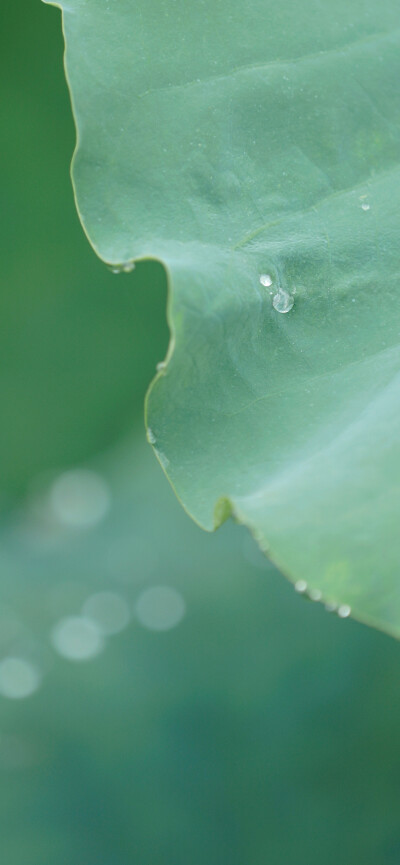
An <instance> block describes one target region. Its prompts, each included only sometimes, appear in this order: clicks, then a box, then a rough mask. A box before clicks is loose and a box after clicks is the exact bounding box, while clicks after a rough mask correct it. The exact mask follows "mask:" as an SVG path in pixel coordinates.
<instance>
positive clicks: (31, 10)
mask: <svg viewBox="0 0 400 865" xmlns="http://www.w3.org/2000/svg"><path fill="white" fill-rule="evenodd" d="M22 9H23V12H24V18H23V21H24V26H23V27H22V26H21V20H22V19H21V11H22ZM1 14H2V16H3V15H5V22H6V26H5V25H3V26H2V33H3V34H4V35H3V45H2V52H1V55H0V56H1V62H2V64H4V74H3V75H2V76H1V81H2V87H3V94H2V100H1V102H0V104H1V106H2V111H4V116H6V112H7V118H8V119H7V124H5V123H3V124H2V126H3V130H4V133H5V138H6V141H7V152H6V155H5V157H4V161H3V163H2V184H1V189H2V191H3V194H4V208H3V218H2V232H1V235H0V239H1V242H2V243H3V281H2V291H1V309H2V316H1V330H2V339H1V352H2V359H1V383H2V388H3V391H2V407H3V416H2V426H1V432H0V435H1V459H2V488H3V490H4V503H3V504H4V507H3V517H2V521H1V526H0V691H1V692H3V693H4V691H5V690H7V687H5V685H7V682H8V690H10V688H11V690H12V689H13V688H14V690H15V687H16V684H17V685H19V687H21V676H20V677H19V680H18V681H16V679H15V677H14V679H13V677H12V676H11V677H10V670H9V668H8V679H7V677H5V675H4V669H5V667H4V661H7V658H10V657H13V656H17V657H18V658H19V659H21V660H23V661H24V662H25V664H27V665H28V669H33V670H36V671H37V673H38V675H39V677H40V681H38V682H37V683H36V684H38V685H39V686H38V687H37V689H36V690H35V689H33V693H32V695H31V696H30V697H28V696H27V697H26V699H10V698H7V697H4V696H1V695H0V858H1V862H2V863H3V862H4V863H7V865H27V863H29V865H44V863H45V865H47V863H51V865H71V863H72V862H74V863H75V862H76V863H79V865H80V863H84V865H126V863H127V862H129V863H130V862H135V863H136V862H137V863H140V865H188V863H190V865H225V863H229V865H243V863H251V865H265V863H266V862H268V863H270V865H282V863H285V865H320V863H321V862H323V863H324V865H337V863H338V862H341V861H343V860H345V861H346V862H347V861H349V862H352V861H359V862H362V863H363V865H377V863H379V865H398V861H399V858H400V830H399V821H398V812H399V807H400V792H399V789H400V787H399V784H400V743H399V738H398V728H399V725H400V704H399V701H398V699H397V696H396V695H397V690H398V678H399V672H400V660H399V649H398V644H397V643H396V642H395V641H392V640H389V639H388V638H387V637H384V636H383V635H381V634H378V633H374V632H373V631H371V630H368V629H367V628H363V627H362V626H359V625H357V624H355V623H354V622H351V621H349V620H347V621H340V620H339V619H338V618H337V617H335V616H330V615H328V614H327V613H325V611H324V610H323V608H322V607H320V606H319V605H317V604H312V603H308V602H306V601H304V600H303V599H301V598H300V597H298V596H297V595H296V594H295V592H294V591H293V589H292V588H291V586H290V585H289V584H288V583H286V581H285V580H283V579H282V578H281V576H280V575H279V574H277V573H276V571H275V570H274V569H273V568H272V567H271V566H270V565H268V563H267V562H266V560H265V559H264V557H263V556H262V555H261V554H260V553H259V552H258V550H257V548H256V546H255V544H254V543H253V542H252V541H251V539H250V537H249V536H248V534H247V533H246V532H245V531H244V530H243V529H240V528H239V527H237V526H233V525H232V524H230V525H226V526H223V527H222V529H221V530H220V532H218V533H217V534H216V535H215V536H210V535H207V534H205V533H204V532H201V531H200V530H199V529H198V528H196V526H195V525H193V524H192V523H191V521H190V520H189V519H188V518H187V517H186V516H185V514H184V513H183V511H182V509H181V508H180V506H179V505H178V503H177V502H176V500H175V498H174V496H173V494H172V492H171V491H170V489H169V487H168V484H167V482H166V480H165V479H164V478H163V476H162V473H161V472H160V470H159V467H158V466H157V465H156V464H155V461H154V457H153V456H152V454H151V452H150V449H149V448H148V447H147V446H146V444H145V443H144V441H143V439H144V432H143V426H142V422H141V416H142V400H143V394H144V391H145V386H146V384H147V382H148V380H149V378H150V377H151V375H152V372H153V370H154V365H155V362H156V361H157V360H159V359H161V358H162V356H163V353H164V350H165V346H166V328H165V322H164V302H165V291H164V286H163V284H162V279H161V277H160V274H156V273H155V272H153V273H151V271H150V269H149V268H148V267H146V269H144V271H143V273H142V274H137V275H135V276H134V275H131V276H130V277H124V276H120V277H114V276H112V275H111V274H108V272H107V271H106V270H105V269H104V268H103V267H102V266H101V265H100V264H98V263H97V261H96V259H95V258H94V256H93V255H92V253H91V251H90V249H89V246H88V244H87V243H86V242H85V239H84V238H83V237H82V236H81V229H80V227H79V225H78V224H77V220H76V217H75V213H74V205H73V201H72V197H71V192H70V186H69V178H68V176H67V171H66V165H67V162H68V158H69V153H70V150H71V148H72V144H73V130H72V129H71V123H70V108H69V105H68V101H67V97H66V92H65V85H64V81H63V78H62V74H61V70H60V68H59V52H60V48H61V44H60V38H59V15H58V13H57V12H55V11H53V10H48V9H45V8H44V7H42V6H41V4H40V3H37V4H35V3H32V2H31V0H25V2H23V3H19V4H11V3H6V4H5V6H4V7H3V6H2V8H1ZM2 71H3V70H2ZM6 73H7V74H6ZM49 177H50V180H49ZM136 276H137V278H136ZM114 379H115V380H114ZM132 425H133V426H136V432H135V434H134V435H133V436H132V437H131V436H130V435H127V430H128V429H129V428H130V427H131V426H132ZM106 447H107V452H106V453H105V454H104V453H103V455H101V454H100V451H104V449H105V448H106ZM71 468H72V469H75V468H78V469H79V468H81V469H82V468H84V469H85V470H87V469H88V468H89V469H90V470H94V471H95V472H96V473H97V474H96V475H94V476H92V482H93V481H94V480H95V479H96V477H97V480H98V483H99V484H100V486H99V491H98V495H97V499H95V500H94V501H93V497H92V498H91V497H90V495H89V498H88V497H87V493H86V511H85V507H84V506H83V505H84V504H85V496H83V505H82V501H81V504H80V509H79V506H78V508H77V510H75V512H74V510H73V507H72V506H73V504H74V499H73V497H72V498H71V496H70V498H68V496H66V493H65V490H66V486H65V479H66V478H70V479H71V475H68V474H65V471H66V470H69V469H71ZM60 473H61V475H60ZM75 477H78V478H79V477H80V478H81V482H82V479H85V478H86V481H87V479H88V478H90V477H91V476H90V475H77V476H75ZM63 479H64V486H62V481H63ZM102 485H103V486H102ZM103 488H104V489H103ZM92 489H93V487H92ZM102 489H103V494H102V495H100V493H101V491H102ZM7 503H8V507H7ZM71 503H72V505H71ZM78 505H79V502H78ZM71 507H72V511H71ZM79 515H80V524H79V519H78V517H79ZM74 516H75V525H73V522H74V520H73V519H72V517H74ZM91 520H92V525H91V524H90V522H91ZM85 521H86V528H85V525H84V524H85ZM158 586H163V587H168V588H169V589H170V590H173V593H174V592H175V600H176V605H177V606H176V608H175V621H173V616H172V614H171V605H170V611H169V616H170V619H169V624H170V629H169V630H167V629H165V630H164V631H162V630H160V631H157V630H154V621H155V619H154V616H155V612H154V594H153V595H152V598H153V608H152V605H151V604H150V605H149V595H145V594H144V593H145V592H146V591H147V590H148V589H157V587H158ZM104 591H107V592H112V593H113V594H114V595H117V596H118V597H119V598H120V599H121V600H123V602H124V604H125V605H126V608H127V609H128V611H129V616H130V619H131V620H130V622H129V623H126V624H127V626H126V627H125V629H124V630H123V631H121V633H119V634H116V635H115V636H110V637H109V638H107V640H106V641H105V644H104V646H103V647H101V645H100V644H99V645H98V646H97V649H96V651H94V650H93V654H94V657H93V659H92V660H90V661H87V662H81V663H77V662H75V663H73V662H71V661H68V660H67V659H66V658H65V656H60V654H59V652H57V651H56V649H55V644H56V645H57V640H55V636H54V635H55V633H58V634H59V631H56V632H55V631H54V628H55V626H57V624H59V623H60V620H62V619H63V618H65V617H69V616H75V615H77V614H80V613H81V610H82V606H83V607H84V609H85V610H86V609H87V607H88V605H87V599H88V598H92V597H93V594H96V593H99V592H104ZM173 593H172V597H174V595H173ZM164 597H165V596H164ZM145 598H147V607H146V605H145V603H144V599H145ZM179 599H180V601H181V603H182V599H183V601H184V604H185V609H184V610H182V607H180V608H179V603H178V600H179ZM172 606H173V605H172ZM146 610H147V612H146ZM149 610H150V612H149ZM177 611H178V613H179V615H181V614H182V612H184V615H183V617H182V618H181V619H180V620H179V621H178V615H177ZM173 612H174V610H172V613H173ZM150 614H152V615H153V629H152V628H151V627H150V628H149V627H148V625H149V621H150V624H151V615H150ZM164 615H165V610H164ZM146 616H147V619H146ZM149 616H150V619H149ZM171 616H172V618H171ZM146 621H147V627H145V626H144V622H146ZM158 621H160V619H158ZM171 622H172V624H174V627H172V624H171ZM164 623H165V620H164ZM58 647H59V648H60V639H59V636H58ZM101 648H102V651H101ZM64 649H65V646H64ZM17 679H18V677H17ZM22 679H23V677H22ZM23 684H24V682H23V681H22V685H23ZM25 684H26V680H25ZM28 684H29V683H28ZM33 684H34V683H33ZM32 687H33V685H32Z"/></svg>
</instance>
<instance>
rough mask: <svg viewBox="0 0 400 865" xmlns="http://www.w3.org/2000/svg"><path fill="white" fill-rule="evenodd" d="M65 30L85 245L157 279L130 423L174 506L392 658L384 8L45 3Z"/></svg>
mask: <svg viewBox="0 0 400 865" xmlns="http://www.w3.org/2000/svg"><path fill="white" fill-rule="evenodd" d="M63 24H64V33H65V38H66V69H67V77H68V81H69V86H70V89H71V94H72V101H73V109H74V114H75V118H76V125H77V133H78V145H77V150H76V154H75V158H74V163H73V178H74V184H75V190H76V196H77V204H78V209H79V213H80V216H81V219H82V223H83V225H84V228H85V231H86V232H87V234H88V237H89V239H90V241H91V243H92V245H93V246H94V248H95V250H96V251H97V252H98V254H99V255H100V257H101V258H102V259H104V260H105V261H106V262H108V263H109V264H112V265H114V266H125V268H128V269H129V268H130V266H131V264H130V263H131V262H133V261H136V260H138V259H156V260H159V261H160V262H162V264H163V266H164V268H165V271H166V274H167V279H168V284H169V302H168V320H169V325H170V330H171V342H170V347H169V351H168V355H167V358H166V363H165V365H163V366H162V367H161V368H160V370H159V373H158V375H157V377H156V379H155V381H154V383H153V385H152V387H151V389H150V393H149V395H148V402H147V423H148V437H149V440H150V441H151V443H152V445H153V447H154V449H155V450H156V453H157V455H158V458H159V460H160V462H161V464H162V465H163V467H164V469H165V471H166V473H167V474H168V477H169V478H170V480H171V483H172V484H173V486H174V488H175V490H176V492H177V495H178V496H179V498H180V500H181V501H182V503H183V504H184V506H185V508H186V509H187V510H188V511H189V513H190V514H191V515H192V516H193V517H194V519H195V520H196V521H197V522H198V523H200V524H201V525H202V526H203V527H204V528H206V529H212V528H214V527H215V526H217V525H218V524H219V523H220V522H221V521H222V520H223V519H225V518H226V517H227V516H228V515H229V514H233V515H234V516H235V518H236V519H238V520H239V521H241V522H243V523H245V524H246V525H247V526H249V528H250V529H251V531H252V533H253V534H254V536H255V537H256V539H257V540H258V541H259V543H260V545H261V547H262V548H263V549H264V550H265V551H266V552H267V553H268V555H269V556H270V557H271V559H272V560H273V561H274V562H276V563H277V564H278V565H279V567H280V568H281V570H282V571H283V572H284V573H285V574H286V575H288V576H289V577H290V578H291V579H293V580H294V581H297V582H298V588H300V589H301V590H305V591H308V592H310V593H311V595H312V596H313V597H316V598H321V599H323V600H324V601H325V602H327V603H328V604H329V605H331V606H335V605H336V607H338V608H339V614H340V615H343V616H346V615H348V614H349V612H350V608H351V611H352V612H353V614H354V616H355V617H357V618H359V619H360V620H362V621H365V622H367V623H370V624H374V625H376V626H378V627H380V628H382V629H384V630H386V631H388V632H390V633H393V634H396V635H398V634H399V633H400V579H399V576H398V569H399V561H400V532H399V529H398V523H399V517H400V293H399V270H400V240H399V236H400V207H399V198H400V196H399V192H400V167H399V154H400V87H399V81H400V30H399V24H400V20H399V10H398V6H397V3H395V2H394V0H382V2H381V3H379V4H376V3H375V2H372V0H353V2H352V3H348V2H344V0H339V2H336V3H332V0H319V2H316V0H299V2H297V3H293V2H290V0H280V2H277V0H241V2H238V0H229V2H227V0H219V2H218V3H215V2H211V0H201V2H198V3H188V2H187V0H186V2H183V0H150V2H146V3H145V2H143V0H138V2H136V3H133V2H129V0H65V3H63ZM132 284H133V285H134V275H133V277H132ZM299 581H300V582H299Z"/></svg>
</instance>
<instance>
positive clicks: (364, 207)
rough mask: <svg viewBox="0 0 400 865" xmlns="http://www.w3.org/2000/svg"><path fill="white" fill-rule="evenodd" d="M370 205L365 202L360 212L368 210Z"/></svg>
mask: <svg viewBox="0 0 400 865" xmlns="http://www.w3.org/2000/svg"><path fill="white" fill-rule="evenodd" d="M370 208H371V205H370V204H367V203H366V201H364V203H363V204H362V205H361V210H370Z"/></svg>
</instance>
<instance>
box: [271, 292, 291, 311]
mask: <svg viewBox="0 0 400 865" xmlns="http://www.w3.org/2000/svg"><path fill="white" fill-rule="evenodd" d="M293 304H294V297H293V295H291V294H289V292H288V291H286V290H285V289H284V288H278V291H277V292H276V294H274V296H273V298H272V306H273V307H274V309H276V311H277V312H290V310H291V309H292V308H293Z"/></svg>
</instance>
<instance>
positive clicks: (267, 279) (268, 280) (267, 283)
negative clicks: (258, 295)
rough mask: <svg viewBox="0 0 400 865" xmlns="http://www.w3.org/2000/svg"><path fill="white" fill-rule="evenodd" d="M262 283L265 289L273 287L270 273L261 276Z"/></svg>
mask: <svg viewBox="0 0 400 865" xmlns="http://www.w3.org/2000/svg"><path fill="white" fill-rule="evenodd" d="M260 282H261V285H264V286H265V288H269V286H270V285H272V279H271V277H270V275H269V273H262V274H261V276H260Z"/></svg>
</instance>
